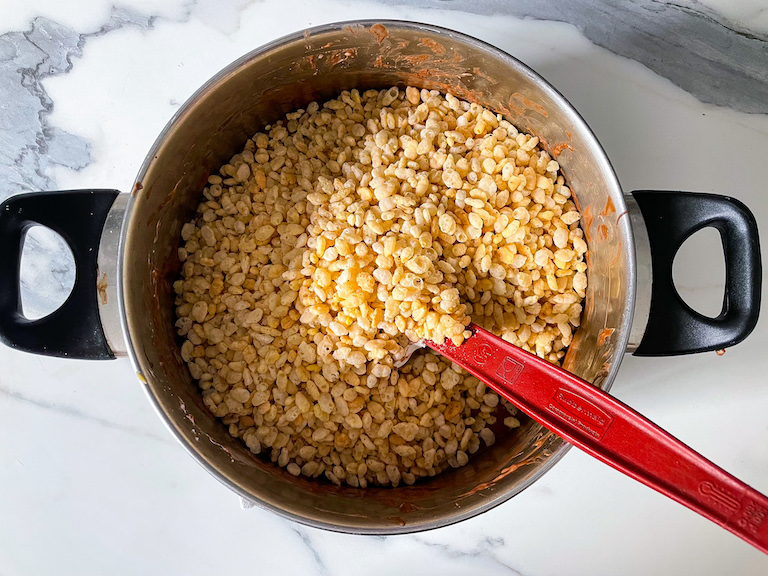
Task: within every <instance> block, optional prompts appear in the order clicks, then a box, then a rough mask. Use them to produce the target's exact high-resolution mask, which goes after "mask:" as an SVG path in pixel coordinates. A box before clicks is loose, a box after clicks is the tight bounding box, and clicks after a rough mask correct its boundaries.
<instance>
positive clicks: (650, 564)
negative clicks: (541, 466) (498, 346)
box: [0, 0, 768, 576]
mask: <svg viewBox="0 0 768 576" xmlns="http://www.w3.org/2000/svg"><path fill="white" fill-rule="evenodd" d="M402 4H408V5H402ZM412 4H417V3H416V2H408V1H405V2H386V3H384V2H382V3H367V2H366V3H363V2H352V1H346V2H341V1H331V0H323V1H316V2H300V1H297V0H279V1H278V0H263V1H261V2H256V1H253V2H251V1H250V0H236V1H234V2H225V1H223V0H222V1H217V0H199V1H197V2H187V1H182V0H174V1H168V2H163V1H160V0H123V1H122V2H120V3H119V4H115V5H113V4H112V2H110V1H101V0H100V1H97V2H93V1H85V0H82V1H77V2H75V1H70V2H57V1H54V0H38V1H34V2H32V1H30V2H24V3H18V2H13V3H11V2H5V3H2V4H0V200H2V199H4V198H5V197H7V196H8V195H9V194H11V193H18V192H23V191H30V190H35V189H50V190H53V189H57V188H58V189H67V188H84V187H89V186H91V187H110V188H118V189H122V190H128V189H130V186H131V184H132V182H133V177H134V175H135V174H136V172H137V171H138V168H139V165H140V163H141V161H142V160H143V157H144V155H145V153H146V152H147V150H148V149H149V147H150V146H151V144H152V142H153V140H154V138H155V136H156V135H157V134H158V132H159V131H160V130H161V129H162V127H163V125H164V124H165V122H166V121H167V120H168V119H169V117H170V116H171V115H172V114H173V112H174V111H175V110H176V109H177V108H178V106H180V104H181V103H183V102H184V100H185V99H186V98H187V97H188V96H189V95H190V94H191V93H192V92H193V91H194V90H195V89H196V88H197V87H198V86H199V85H200V84H201V83H202V82H204V81H205V80H206V79H207V78H209V77H210V76H211V75H213V74H214V73H215V72H216V71H218V70H219V69H220V68H222V67H223V66H225V65H226V64H227V63H229V62H230V61H232V60H234V59H235V58H237V57H239V56H240V55H242V54H243V53H245V52H247V51H249V50H251V49H253V48H256V47H258V46H259V45H261V44H263V43H264V42H267V41H269V40H272V39H274V38H277V37H279V36H281V35H283V34H286V33H289V32H293V31H295V30H298V29H302V28H305V27H307V26H310V25H316V24H321V23H324V22H331V21H337V20H345V19H351V18H401V19H411V20H419V21H424V22H430V23H435V24H441V25H444V26H448V27H452V28H455V29H458V30H461V31H465V32H467V33H469V34H472V35H474V36H477V37H479V38H482V39H484V40H486V41H488V42H491V43H493V44H495V45H497V46H499V47H500V48H502V49H504V50H506V51H508V52H510V53H511V54H514V55H516V56H517V57H519V58H520V59H522V60H523V61H524V62H526V63H527V64H529V65H530V66H532V67H533V68H534V69H535V70H537V71H538V72H539V73H541V74H542V75H543V76H544V77H546V78H547V79H548V80H550V81H551V82H552V83H553V84H554V85H555V86H557V87H558V88H559V89H560V90H561V91H562V92H563V93H564V94H565V96H566V97H567V98H569V99H570V100H571V102H572V103H573V104H574V105H575V106H576V107H577V109H579V110H580V111H581V113H582V114H583V115H584V117H585V118H586V120H587V122H589V123H590V125H591V126H592V127H593V129H594V130H595V132H596V133H597V136H598V138H599V139H600V140H601V142H602V143H603V145H604V146H605V148H606V149H607V151H608V154H609V156H610V158H611V160H612V161H613V163H614V166H615V168H616V170H617V173H618V175H619V178H620V180H621V182H622V185H623V186H624V188H625V190H627V191H629V190H633V189H638V188H658V189H664V188H666V189H688V190H696V191H704V192H717V193H722V194H730V195H732V196H735V197H737V198H739V199H741V200H743V201H744V202H745V203H746V204H747V205H749V206H750V207H751V209H752V210H753V212H754V213H755V215H756V217H757V220H758V223H759V226H760V227H761V228H762V230H763V233H764V236H765V235H766V234H768V232H766V230H768V195H766V182H768V162H766V161H765V155H766V151H768V118H767V117H766V115H765V113H766V112H768V89H766V86H768V76H767V75H766V71H767V70H768V61H767V60H766V55H765V54H767V53H768V50H766V47H767V46H768V44H766V37H765V36H763V34H764V30H765V29H766V27H767V26H766V19H765V14H766V12H765V11H764V10H762V11H761V6H760V3H759V2H754V1H750V0H740V1H738V2H729V3H724V2H722V1H721V0H717V1H716V0H710V1H709V2H705V3H701V2H669V3H666V2H653V3H651V2H644V1H640V0H638V2H634V3H633V6H634V8H635V9H636V10H637V11H639V12H638V14H639V15H637V19H636V20H627V18H629V17H630V16H631V14H630V15H629V16H628V13H627V12H625V11H620V10H619V9H618V8H615V7H614V5H615V4H616V2H606V6H607V7H605V9H604V10H602V13H601V14H599V15H598V16H596V15H595V14H596V12H595V6H596V3H595V2H591V1H589V0H582V1H578V2H577V1H573V2H570V3H569V7H568V10H565V9H562V6H561V7H560V8H558V6H560V4H561V3H559V2H553V3H551V4H552V6H553V8H551V13H548V12H547V11H546V10H544V9H540V8H536V10H533V8H531V7H530V6H533V4H532V3H529V2H520V3H515V5H514V6H511V7H508V8H504V7H503V5H502V4H501V3H500V2H498V1H495V2H494V1H489V2H473V3H471V5H470V6H469V8H467V9H468V10H471V11H472V13H469V12H463V11H461V9H460V8H461V4H460V3H457V2H450V1H449V2H427V4H428V7H426V8H425V7H417V6H414V5H412ZM651 5H652V6H651ZM651 9H653V10H659V11H661V12H664V11H667V12H669V13H668V14H667V15H668V16H669V14H670V13H672V12H674V14H675V20H674V21H675V22H676V26H677V28H676V29H675V30H673V31H672V32H674V34H676V36H674V38H673V40H670V38H666V39H665V40H664V41H666V42H668V43H669V46H671V47H670V48H669V60H670V62H667V63H666V65H664V66H654V65H652V62H653V61H654V58H656V56H655V55H654V54H651V53H648V52H643V50H645V48H644V46H645V44H643V43H642V42H639V43H638V42H635V41H633V40H632V39H630V38H627V37H624V36H622V35H620V34H616V33H615V31H616V30H622V29H626V26H627V25H629V26H630V27H633V26H634V27H635V28H634V29H635V30H636V31H637V34H636V36H637V37H638V38H640V37H642V36H643V34H654V33H657V32H654V31H648V30H644V29H643V26H646V25H647V22H648V21H649V20H648V18H647V16H648V15H647V14H645V15H643V14H640V12H642V11H643V10H646V11H647V10H651ZM504 10H506V13H505V12H504ZM516 14H517V16H524V17H525V18H524V19H518V18H517V17H516V16H515V15H516ZM548 14H549V15H548ZM534 18H535V19H534ZM547 18H551V19H552V20H553V21H550V20H547ZM562 20H566V22H563V21H562ZM569 22H570V23H569ZM702 22H704V23H705V24H706V25H707V26H712V27H714V28H717V30H718V32H717V34H720V35H721V36H722V38H721V37H720V36H717V37H716V36H712V35H709V37H710V38H714V39H715V40H716V41H715V40H712V42H711V45H709V46H703V47H702V49H701V52H702V53H704V52H706V54H707V57H708V58H709V61H712V62H717V63H718V66H720V67H721V69H722V70H723V71H724V72H723V78H726V77H727V78H733V77H734V76H733V74H742V75H746V76H745V78H746V77H747V76H748V77H749V78H747V79H745V80H744V86H747V85H748V88H749V89H748V90H747V89H744V90H743V91H742V90H740V89H739V88H740V85H739V83H738V82H735V81H731V82H730V83H726V84H728V85H726V86H723V85H721V84H723V83H718V82H717V81H716V79H710V80H708V83H709V85H710V86H711V87H712V89H711V90H708V89H707V82H702V80H701V74H705V73H709V71H708V69H705V68H704V67H699V66H697V65H693V64H692V63H691V62H689V61H688V62H687V61H686V60H685V55H684V53H679V52H675V50H676V48H674V46H685V45H686V42H688V44H690V42H691V38H694V37H695V35H696V34H698V33H700V25H702ZM713 23H714V24H713ZM714 28H713V29H714ZM721 28H722V30H720V29H721ZM686 39H687V40H686ZM740 39H741V40H740ZM743 39H747V40H749V41H750V42H748V43H746V44H745V43H743V42H742V40H743ZM740 42H741V43H740ZM761 47H762V51H761V50H760V48H761ZM736 51H738V52H736ZM750 51H751V52H750ZM617 54H621V56H619V55H617ZM678 57H680V58H683V60H679V61H675V60H674V59H675V58H678ZM631 58H635V59H634V60H633V59H631ZM641 62H644V63H641ZM648 66H650V68H649V67H648ZM729 70H730V72H729ZM761 88H762V90H763V92H762V102H763V104H764V106H763V108H762V109H760V95H761V93H760V90H761ZM686 90H690V92H687V91H686ZM742 92H743V94H742ZM740 94H742V96H743V97H742V96H740ZM705 102H707V103H705ZM713 102H714V103H717V104H720V105H719V106H718V105H715V104H713ZM743 110H751V111H752V112H757V113H751V114H747V113H745V112H743ZM30 244H31V245H30V250H29V251H28V254H27V257H26V259H25V268H24V282H25V285H26V286H27V292H26V293H25V306H26V308H27V310H29V311H30V313H31V314H38V315H39V314H42V313H43V312H45V311H46V310H50V309H51V307H54V306H55V302H56V301H58V300H60V299H61V297H62V296H61V294H63V293H65V292H64V287H65V286H66V285H67V284H68V283H70V284H71V282H72V278H73V271H72V270H71V266H69V265H68V264H67V262H66V261H63V264H62V254H64V253H65V252H66V251H65V249H64V248H63V247H62V246H61V244H60V243H58V242H57V241H56V239H55V238H51V237H50V235H46V234H37V235H36V237H35V241H34V242H32V243H30ZM763 247H764V251H765V243H763ZM680 260H681V261H680V262H678V263H677V265H676V272H678V273H679V274H678V278H680V280H681V281H680V285H681V292H683V294H684V296H685V297H686V298H687V299H688V300H689V301H690V302H692V303H694V304H695V305H697V306H699V307H700V308H701V309H703V310H705V311H706V310H710V311H711V310H713V309H717V308H719V303H720V301H721V298H722V275H723V272H722V270H723V267H722V257H721V256H719V255H718V250H717V241H716V238H714V237H713V236H712V235H710V236H707V235H702V238H701V239H697V240H693V241H691V243H689V245H686V247H685V248H684V254H683V256H682V257H681V258H680ZM763 293H764V295H765V290H764V292H763ZM767 326H768V320H766V315H765V314H764V315H763V319H762V320H761V321H760V323H759V325H758V327H757V329H756V330H755V332H754V333H753V334H752V336H751V337H750V338H749V339H747V340H746V341H745V342H744V343H743V344H741V345H738V346H736V347H735V348H732V349H730V350H729V351H728V352H727V353H726V354H725V355H724V356H723V357H718V356H716V355H715V354H714V353H710V354H704V355H699V356H690V357H681V358H663V359H639V358H633V357H627V358H626V359H625V361H624V364H623V366H622V369H621V371H620V374H619V378H618V380H617V382H616V384H615V385H614V388H613V393H614V394H615V395H616V396H617V397H619V398H620V399H622V400H623V401H625V402H627V403H628V404H630V405H632V406H634V407H635V408H637V409H638V410H640V411H641V412H642V413H644V414H646V415H647V416H648V417H650V418H651V419H653V420H654V421H656V422H657V423H658V424H660V425H661V426H663V427H665V428H667V429H668V430H670V431H671V432H672V433H673V434H674V435H676V436H678V437H679V438H681V439H683V440H684V441H685V442H687V443H688V444H690V445H691V446H692V447H693V448H695V449H697V450H698V451H700V452H701V453H703V454H704V455H706V456H708V457H709V458H711V459H712V460H714V461H715V462H717V463H718V464H720V465H722V466H723V467H724V468H726V469H727V470H729V471H730V472H732V473H734V474H735V475H737V476H738V477H740V478H742V479H743V480H745V481H746V482H748V483H749V484H751V485H753V486H754V487H756V488H757V489H759V490H761V491H762V492H768V418H766V414H768V382H766V380H767V379H766V376H765V375H766V373H768V355H766V354H765V349H766V346H768V330H766V327H767ZM0 366H2V369H0V487H2V489H1V490H0V575H2V576H12V575H13V576H15V575H38V574H39V575H48V574H57V575H68V574H77V575H79V576H85V575H91V574H94V575H95V574H114V575H122V574H187V575H191V574H208V573H212V572H213V571H214V570H215V571H217V572H221V573H243V572H247V571H251V572H256V573H269V574H307V575H314V574H333V575H336V574H339V575H346V574H349V575H352V574H381V575H384V574H401V573H402V574H440V575H441V576H446V575H451V574H457V575H458V574H467V573H470V572H473V573H478V574H484V575H494V574H520V575H525V576H543V575H548V574H559V575H562V574H576V575H579V574H595V575H600V574H606V575H607V574H611V575H614V576H620V575H628V576H629V575H641V574H642V575H645V574H655V575H666V574H670V575H672V574H675V575H687V574H690V575H697V576H708V575H711V576H714V575H719V574H740V575H744V576H758V575H764V574H766V573H768V557H765V556H764V555H762V554H761V553H759V552H757V551H756V550H754V549H752V548H750V547H749V546H748V545H746V544H744V543H743V542H741V541H740V540H738V539H737V538H736V537H734V536H732V535H730V534H729V533H727V532H725V531H723V530H722V529H720V528H718V527H716V526H714V525H712V524H710V523H708V522H706V521H705V520H703V519H701V518H700V517H698V516H697V515H695V514H694V513H692V512H690V511H688V510H686V509H684V508H682V507H680V506H679V505H676V504H674V503H672V502H671V501H668V500H666V499H664V498H663V497H662V496H660V495H658V494H656V493H655V492H653V491H651V490H650V489H648V488H645V487H643V486H640V485H639V484H636V483H634V482H632V481H631V480H629V479H627V478H625V477H623V476H622V475H620V474H619V473H618V472H614V471H613V470H611V469H609V468H607V467H606V466H604V465H601V464H599V463H597V462H595V461H593V460H591V459H590V458H588V457H587V456H585V455H583V454H581V453H579V452H577V451H576V450H572V451H571V452H569V454H568V455H567V456H566V457H565V458H564V459H563V461H562V462H561V463H559V464H558V465H557V466H556V467H555V468H554V469H553V470H552V471H551V472H550V473H548V474H547V475H546V476H545V477H544V478H543V479H542V480H540V481H539V482H537V483H536V484H535V485H534V486H532V487H531V488H529V489H528V490H527V491H525V492H524V493H523V494H521V495H519V496H517V497H516V498H514V499H513V500H511V501H509V502H507V503H506V504H503V505H501V506H499V507H497V508H496V509H494V510H492V511H490V512H487V513H485V514H483V515H481V516H479V517H476V518H474V519H471V520H468V521H466V522H463V523H461V524H459V525H456V526H452V527H448V528H444V529H440V530H435V531H432V532H428V533H423V534H419V535H410V536H398V537H390V538H377V537H358V536H347V535H340V534H333V533H328V532H323V531H319V530H314V529H309V528H305V527H301V526H298V525H296V524H293V523H290V522H287V521H285V520H282V519H279V518H277V517H275V516H273V515H271V514H270V513H268V512H264V511H261V510H259V509H251V510H247V511H244V510H241V509H240V506H239V503H238V499H237V498H236V497H235V496H234V495H233V494H231V493H230V492H228V490H227V489H226V488H224V487H223V486H221V485H219V484H218V483H217V482H216V481H215V480H214V479H213V478H211V477H209V476H208V475H207V474H206V473H205V472H204V471H203V470H202V469H201V468H200V467H199V466H198V465H197V464H195V463H194V462H193V461H192V459H191V458H190V457H188V456H187V454H186V453H185V452H184V451H183V449H182V448H181V447H180V446H178V445H177V444H176V443H175V441H174V440H173V439H172V437H171V435H170V434H169V433H168V432H167V431H166V430H165V429H164V428H163V425H162V424H161V423H160V421H159V419H158V418H157V417H156V416H155V414H154V412H153V411H152V409H151V408H150V405H149V403H148V402H147V400H146V399H145V398H144V396H143V393H142V392H141V390H140V388H139V386H138V385H137V383H136V381H135V379H134V376H133V373H132V370H131V369H130V366H129V364H128V361H127V360H116V361H111V362H100V363H99V362H80V361H72V360H58V359H51V358H42V357H37V356H31V355H27V354H22V353H16V352H13V351H11V350H10V349H8V348H6V347H0Z"/></svg>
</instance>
